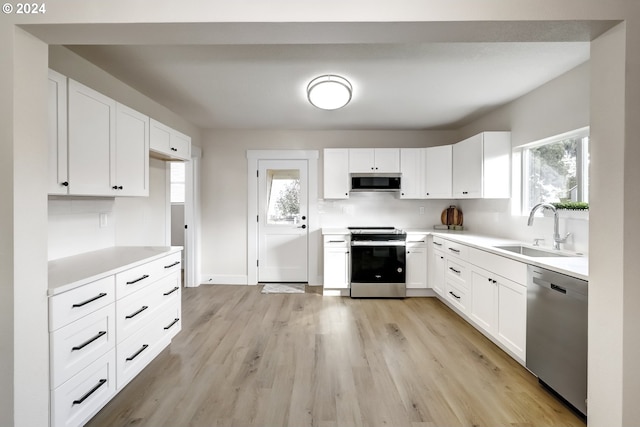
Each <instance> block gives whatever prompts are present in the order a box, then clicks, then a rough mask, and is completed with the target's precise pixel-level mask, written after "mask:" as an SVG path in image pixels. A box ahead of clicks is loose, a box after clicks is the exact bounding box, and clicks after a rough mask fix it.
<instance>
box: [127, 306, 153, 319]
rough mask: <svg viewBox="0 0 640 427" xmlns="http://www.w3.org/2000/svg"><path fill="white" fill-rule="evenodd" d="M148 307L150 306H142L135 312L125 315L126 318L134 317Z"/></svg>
mask: <svg viewBox="0 0 640 427" xmlns="http://www.w3.org/2000/svg"><path fill="white" fill-rule="evenodd" d="M147 308H149V306H147V305H143V306H142V308H141V309H140V310H138V311H136V312H135V313H131V314H129V315H128V316H125V317H124V318H125V319H133V318H134V317H136V316H137V315H138V314H140V313H142V312H143V311H145V310H146V309H147Z"/></svg>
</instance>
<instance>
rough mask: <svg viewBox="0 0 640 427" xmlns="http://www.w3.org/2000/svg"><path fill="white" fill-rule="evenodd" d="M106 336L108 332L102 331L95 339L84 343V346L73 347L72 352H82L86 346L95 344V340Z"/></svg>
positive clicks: (92, 338)
mask: <svg viewBox="0 0 640 427" xmlns="http://www.w3.org/2000/svg"><path fill="white" fill-rule="evenodd" d="M106 334H107V331H100V332H98V333H97V334H96V335H95V336H94V337H91V338H89V339H88V340H87V341H85V342H83V343H82V344H80V345H77V346H75V347H72V348H71V351H77V350H82V349H83V348H85V347H86V346H88V345H89V344H91V343H92V342H94V341H95V340H97V339H99V338H100V337H102V336H104V335H106Z"/></svg>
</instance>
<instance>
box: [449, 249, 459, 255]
mask: <svg viewBox="0 0 640 427" xmlns="http://www.w3.org/2000/svg"><path fill="white" fill-rule="evenodd" d="M449 250H450V251H451V252H454V253H456V254H459V253H460V251H459V250H458V249H453V248H449Z"/></svg>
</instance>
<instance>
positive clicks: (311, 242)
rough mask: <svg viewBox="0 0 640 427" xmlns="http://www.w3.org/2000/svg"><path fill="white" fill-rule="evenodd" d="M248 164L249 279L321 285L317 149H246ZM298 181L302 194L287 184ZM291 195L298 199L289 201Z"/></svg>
mask: <svg viewBox="0 0 640 427" xmlns="http://www.w3.org/2000/svg"><path fill="white" fill-rule="evenodd" d="M247 166H248V167H247V184H248V189H247V195H248V200H247V284H248V285H257V284H258V282H259V281H260V282H307V283H308V284H310V285H318V284H320V283H321V278H320V277H319V276H318V264H319V262H318V256H319V252H320V238H319V234H320V231H319V226H320V225H319V219H318V215H317V212H318V176H317V175H318V151H316V150H247ZM300 171H302V172H300ZM261 176H262V177H263V179H261V178H260V177H261ZM305 181H306V184H305ZM268 183H269V184H268ZM297 185H299V186H300V187H301V189H302V188H304V189H306V194H304V193H305V192H304V191H301V192H300V193H296V191H295V188H294V189H293V190H288V189H287V187H294V186H297ZM281 190H283V191H284V193H283V195H284V197H283V200H282V201H281V202H278V199H280V198H279V197H278V196H279V194H280V191H281ZM287 192H289V193H287ZM291 193H293V194H291ZM287 194H288V195H287ZM295 194H297V197H298V200H297V201H296V202H295V203H293V206H288V205H291V203H289V202H287V200H286V199H287V197H289V198H295V197H294V195H295ZM272 196H273V197H272ZM269 203H271V205H272V206H273V207H272V208H271V215H270V214H269ZM278 203H279V204H280V206H279V207H278ZM296 205H297V206H298V207H297V208H296V207H295V206H296ZM305 205H306V208H305ZM278 209H279V210H278ZM305 211H306V212H305ZM303 216H304V217H305V219H302V217H303ZM303 225H304V226H305V227H302V226H303ZM305 239H306V243H305ZM261 267H264V268H261Z"/></svg>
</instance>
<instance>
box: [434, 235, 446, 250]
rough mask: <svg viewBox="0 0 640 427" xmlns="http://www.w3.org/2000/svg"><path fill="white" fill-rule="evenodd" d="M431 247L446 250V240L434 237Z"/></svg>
mask: <svg viewBox="0 0 640 427" xmlns="http://www.w3.org/2000/svg"><path fill="white" fill-rule="evenodd" d="M431 246H432V247H433V249H436V250H442V251H443V250H445V242H444V239H443V238H441V237H438V236H432V240H431Z"/></svg>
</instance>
